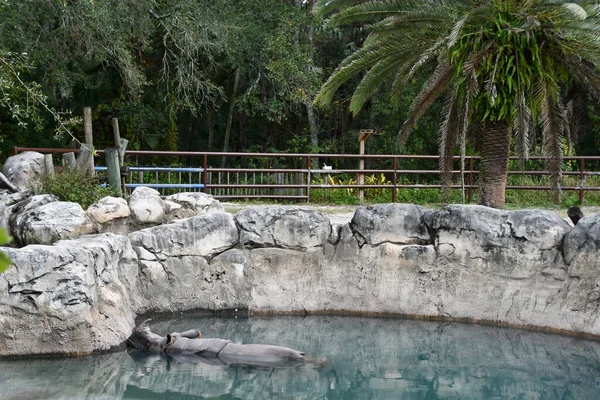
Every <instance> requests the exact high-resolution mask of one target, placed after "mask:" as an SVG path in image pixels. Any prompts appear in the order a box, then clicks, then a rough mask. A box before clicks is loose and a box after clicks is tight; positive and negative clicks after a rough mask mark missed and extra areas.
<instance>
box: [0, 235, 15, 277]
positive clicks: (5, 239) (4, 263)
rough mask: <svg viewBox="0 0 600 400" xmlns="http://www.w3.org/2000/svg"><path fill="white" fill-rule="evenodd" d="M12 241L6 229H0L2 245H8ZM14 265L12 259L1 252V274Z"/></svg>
mask: <svg viewBox="0 0 600 400" xmlns="http://www.w3.org/2000/svg"><path fill="white" fill-rule="evenodd" d="M11 241H12V237H10V236H9V235H8V233H7V232H6V229H2V228H0V245H5V244H8V243H10V242H11ZM11 264H12V261H11V260H10V258H9V257H8V256H7V255H6V254H5V253H4V252H2V251H0V274H1V273H2V272H4V271H6V270H7V269H8V267H9V266H10V265H11Z"/></svg>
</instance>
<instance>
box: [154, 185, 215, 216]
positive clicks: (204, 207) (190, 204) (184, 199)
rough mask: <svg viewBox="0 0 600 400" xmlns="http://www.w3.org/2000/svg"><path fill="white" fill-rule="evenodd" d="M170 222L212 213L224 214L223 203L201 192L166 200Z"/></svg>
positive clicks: (177, 195)
mask: <svg viewBox="0 0 600 400" xmlns="http://www.w3.org/2000/svg"><path fill="white" fill-rule="evenodd" d="M165 204H167V211H166V212H167V218H168V219H169V220H173V219H181V218H189V217H193V216H196V215H201V214H205V213H211V212H223V206H222V205H221V202H220V201H219V200H217V199H215V198H214V197H212V196H210V195H208V194H205V193H201V192H182V193H177V194H174V195H172V196H168V197H167V198H166V199H165Z"/></svg>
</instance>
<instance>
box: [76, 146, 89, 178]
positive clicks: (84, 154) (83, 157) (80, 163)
mask: <svg viewBox="0 0 600 400" xmlns="http://www.w3.org/2000/svg"><path fill="white" fill-rule="evenodd" d="M90 165H92V167H93V165H94V155H93V154H92V150H91V149H90V148H89V147H88V145H87V144H84V145H82V146H81V148H80V149H79V157H77V162H76V163H75V168H76V169H77V170H79V171H80V172H83V173H85V174H88V175H89V172H90Z"/></svg>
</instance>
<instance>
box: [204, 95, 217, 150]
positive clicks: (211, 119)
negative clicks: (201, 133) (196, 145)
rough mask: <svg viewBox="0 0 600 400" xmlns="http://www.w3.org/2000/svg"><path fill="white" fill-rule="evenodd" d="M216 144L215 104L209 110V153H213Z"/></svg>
mask: <svg viewBox="0 0 600 400" xmlns="http://www.w3.org/2000/svg"><path fill="white" fill-rule="evenodd" d="M214 143H215V105H214V103H213V104H212V105H211V106H209V108H208V143H207V146H206V147H208V150H209V151H212V148H213V144H214Z"/></svg>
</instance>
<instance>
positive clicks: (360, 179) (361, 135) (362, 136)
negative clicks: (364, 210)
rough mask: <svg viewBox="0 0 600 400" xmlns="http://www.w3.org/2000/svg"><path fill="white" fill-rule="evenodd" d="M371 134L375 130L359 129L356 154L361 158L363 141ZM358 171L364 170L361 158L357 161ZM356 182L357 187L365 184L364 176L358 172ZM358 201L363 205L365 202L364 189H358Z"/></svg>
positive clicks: (363, 150) (363, 147)
mask: <svg viewBox="0 0 600 400" xmlns="http://www.w3.org/2000/svg"><path fill="white" fill-rule="evenodd" d="M373 133H375V129H361V130H360V131H359V136H358V154H360V155H361V156H363V155H364V154H365V141H366V140H367V139H368V138H369V136H371V134H373ZM358 169H359V170H360V171H362V170H364V169H365V159H364V158H361V159H360V160H359V161H358ZM356 180H357V183H358V184H359V185H364V184H365V174H363V173H362V172H359V173H358V176H357V179H356ZM358 201H359V202H360V203H363V202H364V201H365V189H363V188H359V189H358Z"/></svg>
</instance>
